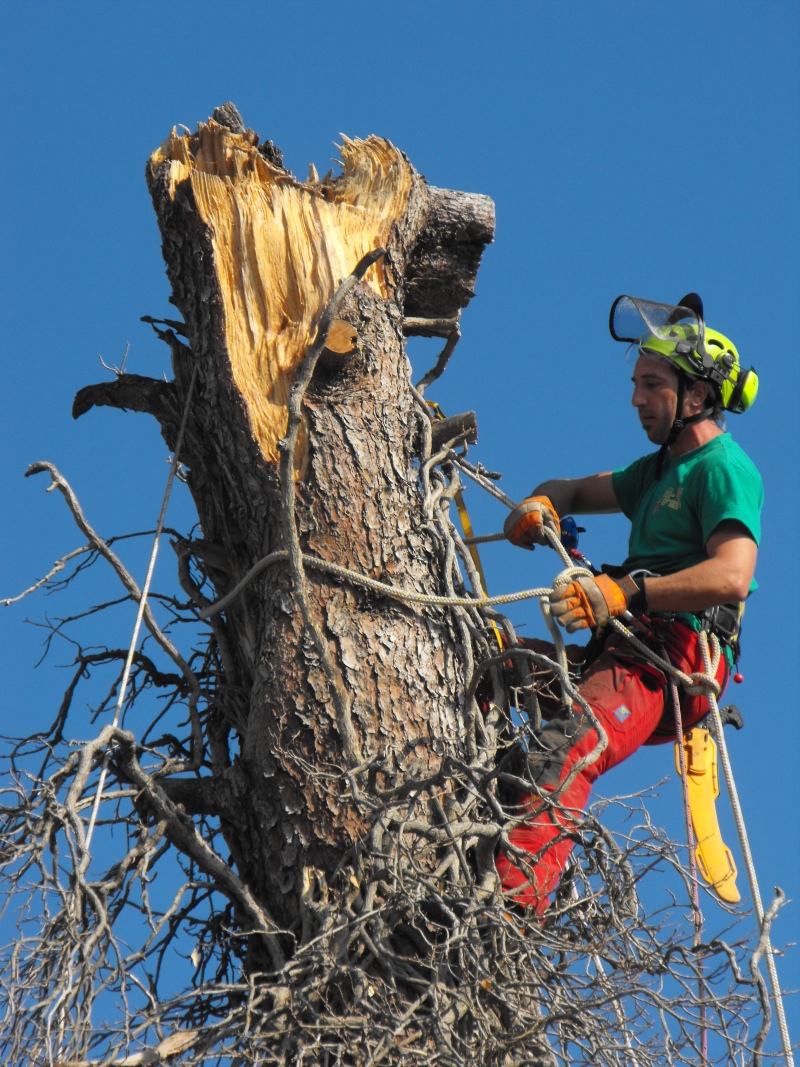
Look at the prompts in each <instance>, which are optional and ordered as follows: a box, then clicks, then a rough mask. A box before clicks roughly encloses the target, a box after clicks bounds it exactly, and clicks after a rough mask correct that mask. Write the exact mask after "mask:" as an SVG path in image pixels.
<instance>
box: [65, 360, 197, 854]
mask: <svg viewBox="0 0 800 1067" xmlns="http://www.w3.org/2000/svg"><path fill="white" fill-rule="evenodd" d="M196 379H197V366H195V368H194V370H193V371H192V377H191V380H190V382H189V388H188V390H187V391H186V402H185V403H184V406H183V415H182V417H181V424H180V428H179V430H178V438H177V441H176V442H175V450H174V451H173V453H172V462H171V463H170V467H169V475H168V476H167V485H166V488H165V490H164V498H163V500H162V501H161V511H160V512H159V516H158V522H157V524H156V532H155V536H154V537H153V547H152V550H151V552H150V561H149V563H148V565H147V574H146V575H145V580H144V585H143V586H142V592H141V596H140V597H139V607H138V610H137V612H136V621H135V623H134V625H133V634H132V636H131V643H130V645H129V647H128V655H127V657H126V659H125V668H124V670H123V672H122V679H121V680H120V684H119V692H118V694H117V704H116V708H115V709H114V718H113V720H112V725H113V726H114V727H117V726H118V725H119V721H120V718H121V717H122V706H123V704H124V702H125V694H126V693H127V691H128V682H129V680H130V675H131V668H132V666H133V657H134V655H135V654H136V647H137V645H138V643H139V631H140V630H141V628H142V619H143V618H144V613H145V608H146V607H147V598H148V595H149V593H150V585H151V583H152V580H153V572H154V571H155V567H156V557H157V556H158V547H159V544H160V542H161V534H162V532H163V530H164V522H165V520H166V517H167V505H168V504H169V498H170V495H171V493H172V485H173V482H174V481H175V475H176V473H177V470H178V463H179V458H178V457H179V455H180V451H181V448H182V446H183V437H184V434H185V432H186V423H187V421H188V419H189V405H190V404H191V400H192V393H193V392H194V384H195V381H196ZM110 759H111V753H110V751H109V750H108V749H106V753H105V755H104V757H103V765H102V768H101V770H100V780H99V782H98V783H97V792H96V793H95V797H94V803H93V804H92V813H91V815H90V817H89V825H88V827H87V829H86V840H85V843H84V849H85V855H86V860H87V861H88V857H89V846H90V845H91V842H92V836H93V835H94V828H95V823H96V822H97V813H98V810H99V808H100V801H101V799H102V797H103V790H104V788H105V783H106V776H107V774H108V764H109V761H110Z"/></svg>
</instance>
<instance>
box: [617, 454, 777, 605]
mask: <svg viewBox="0 0 800 1067" xmlns="http://www.w3.org/2000/svg"><path fill="white" fill-rule="evenodd" d="M657 461H658V453H655V452H654V453H652V454H651V455H649V456H644V457H643V458H642V459H638V460H636V462H635V463H632V464H631V465H630V466H629V467H625V468H624V469H623V470H618V471H614V472H613V474H612V476H611V478H612V484H613V486H614V492H615V494H616V497H617V501H618V503H619V506H620V507H621V508H622V511H623V512H624V513H625V515H626V516H627V517H628V518H629V519H630V520H631V535H630V540H629V542H628V558H627V559H626V560H625V563H624V564H623V566H624V567H625V568H630V569H636V568H639V567H643V568H645V569H646V570H650V571H655V573H656V574H674V573H675V572H676V571H682V570H684V569H685V568H686V567H692V566H694V565H695V564H696V563H701V562H702V561H703V560H705V559H708V554H707V552H706V548H705V546H706V542H707V541H708V539H709V537H710V536H711V534H712V533H713V532H714V530H716V528H717V527H718V526H719V524H720V523H721V522H724V521H725V520H726V519H736V520H737V521H738V522H740V523H742V525H743V526H745V527H746V529H747V530H748V531H749V533H750V535H751V536H752V538H753V540H754V541H755V543H756V544H758V543H759V540H760V538H761V507H762V504H763V502H764V488H763V485H762V482H761V475H760V474H759V473H758V470H757V469H756V466H755V464H754V463H753V462H752V460H750V459H749V458H748V457H747V456H746V455H745V453H744V452H743V451H742V449H741V448H740V447H739V446H738V445H737V444H736V442H735V441H734V440H733V439H732V438H731V436H730V434H727V433H725V434H721V435H720V436H719V437H714V438H712V439H711V440H710V441H707V442H706V443H705V444H704V445H701V446H700V447H699V448H695V449H693V450H692V451H691V452H685V453H684V454H683V455H682V456H677V457H676V458H672V457H670V456H668V457H667V459H666V460H665V462H664V469H663V470H662V472H661V477H660V478H659V480H658V481H656V480H655V472H656V464H657ZM755 588H756V582H755V581H753V585H752V587H751V591H752V589H755Z"/></svg>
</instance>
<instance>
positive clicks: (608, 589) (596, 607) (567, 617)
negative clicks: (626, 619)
mask: <svg viewBox="0 0 800 1067" xmlns="http://www.w3.org/2000/svg"><path fill="white" fill-rule="evenodd" d="M643 599H644V583H642V586H641V587H640V586H639V585H637V583H636V582H635V581H634V580H633V578H631V576H630V575H629V574H626V575H625V576H624V577H622V578H616V579H615V578H609V577H608V575H607V574H598V575H597V576H596V577H595V578H589V577H588V576H587V577H584V578H576V579H575V581H573V582H570V583H569V585H564V586H560V587H559V588H558V589H554V590H553V591H552V593H551V594H550V614H551V615H552V616H553V618H554V619H555V620H556V622H558V623H560V624H561V625H562V626H564V627H565V628H566V630H567V632H568V633H571V634H572V633H575V631H576V630H585V629H586V628H587V627H589V628H590V629H592V630H594V629H595V628H596V627H598V626H600V627H602V626H605V625H606V623H607V622H608V620H609V619H613V618H614V617H615V616H616V615H622V614H623V613H624V612H626V611H627V610H628V608H630V606H631V604H632V602H639V603H640V602H641V601H642V600H643Z"/></svg>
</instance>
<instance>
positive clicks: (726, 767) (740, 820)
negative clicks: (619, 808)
mask: <svg viewBox="0 0 800 1067" xmlns="http://www.w3.org/2000/svg"><path fill="white" fill-rule="evenodd" d="M700 649H701V651H702V653H703V664H704V666H705V667H706V670H708V669H709V666H710V656H709V652H708V636H707V635H706V634H705V633H704V632H701V634H700ZM708 703H709V706H710V707H711V721H712V723H713V724H714V735H715V738H716V742H717V748H718V750H719V757H720V760H721V762H722V771H723V774H724V775H725V785H726V786H727V788H728V796H729V797H730V801H731V808H732V809H733V817H734V821H735V822H736V832H737V833H738V835H739V845H740V847H741V850H742V855H743V857H744V863H745V867H746V868H747V878H748V881H749V882H750V893H751V895H752V897H753V904H754V905H755V909H756V918H757V919H758V924H759V927H760V930H761V936H762V938H763V939H764V942H765V954H766V957H767V970H768V971H769V980H770V985H771V986H772V997H773V1000H774V1001H775V1013H776V1015H777V1017H778V1029H779V1030H780V1032H781V1044H782V1045H783V1057H784V1060H785V1061H786V1067H794V1055H793V1053H792V1042H791V1038H790V1037H789V1027H788V1025H787V1022H786V1013H785V1011H784V1008H783V994H782V993H781V986H780V981H779V980H778V968H777V967H776V965H775V956H774V954H773V951H772V942H771V941H770V937H769V932H768V931H765V930H764V905H763V904H762V902H761V890H760V889H759V885H758V878H757V876H756V867H755V863H754V861H753V853H752V851H751V850H750V839H749V837H748V834H747V826H746V825H745V821H744V814H743V812H742V806H741V804H740V802H739V793H738V791H737V789H736V782H735V781H734V778H733V770H732V768H731V761H730V757H729V756H728V746H727V744H726V742H725V736H724V733H723V728H722V718H721V716H720V713H719V705H718V704H717V698H716V695H715V694H714V693H709V694H708Z"/></svg>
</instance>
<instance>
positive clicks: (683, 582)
mask: <svg viewBox="0 0 800 1067" xmlns="http://www.w3.org/2000/svg"><path fill="white" fill-rule="evenodd" d="M644 581H645V592H646V595H647V609H648V611H703V610H704V609H705V608H713V607H716V606H717V605H718V604H729V603H731V602H734V601H737V600H744V599H745V598H746V597H747V594H748V592H749V585H745V584H744V581H743V579H742V576H741V575H739V574H738V573H731V571H730V569H729V568H728V567H727V566H726V564H725V563H724V562H723V561H721V560H717V559H707V560H704V561H703V562H702V563H698V564H696V566H694V567H688V568H687V569H686V570H685V571H678V572H677V573H676V574H666V575H664V576H663V577H661V578H646V579H645V580H644Z"/></svg>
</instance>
